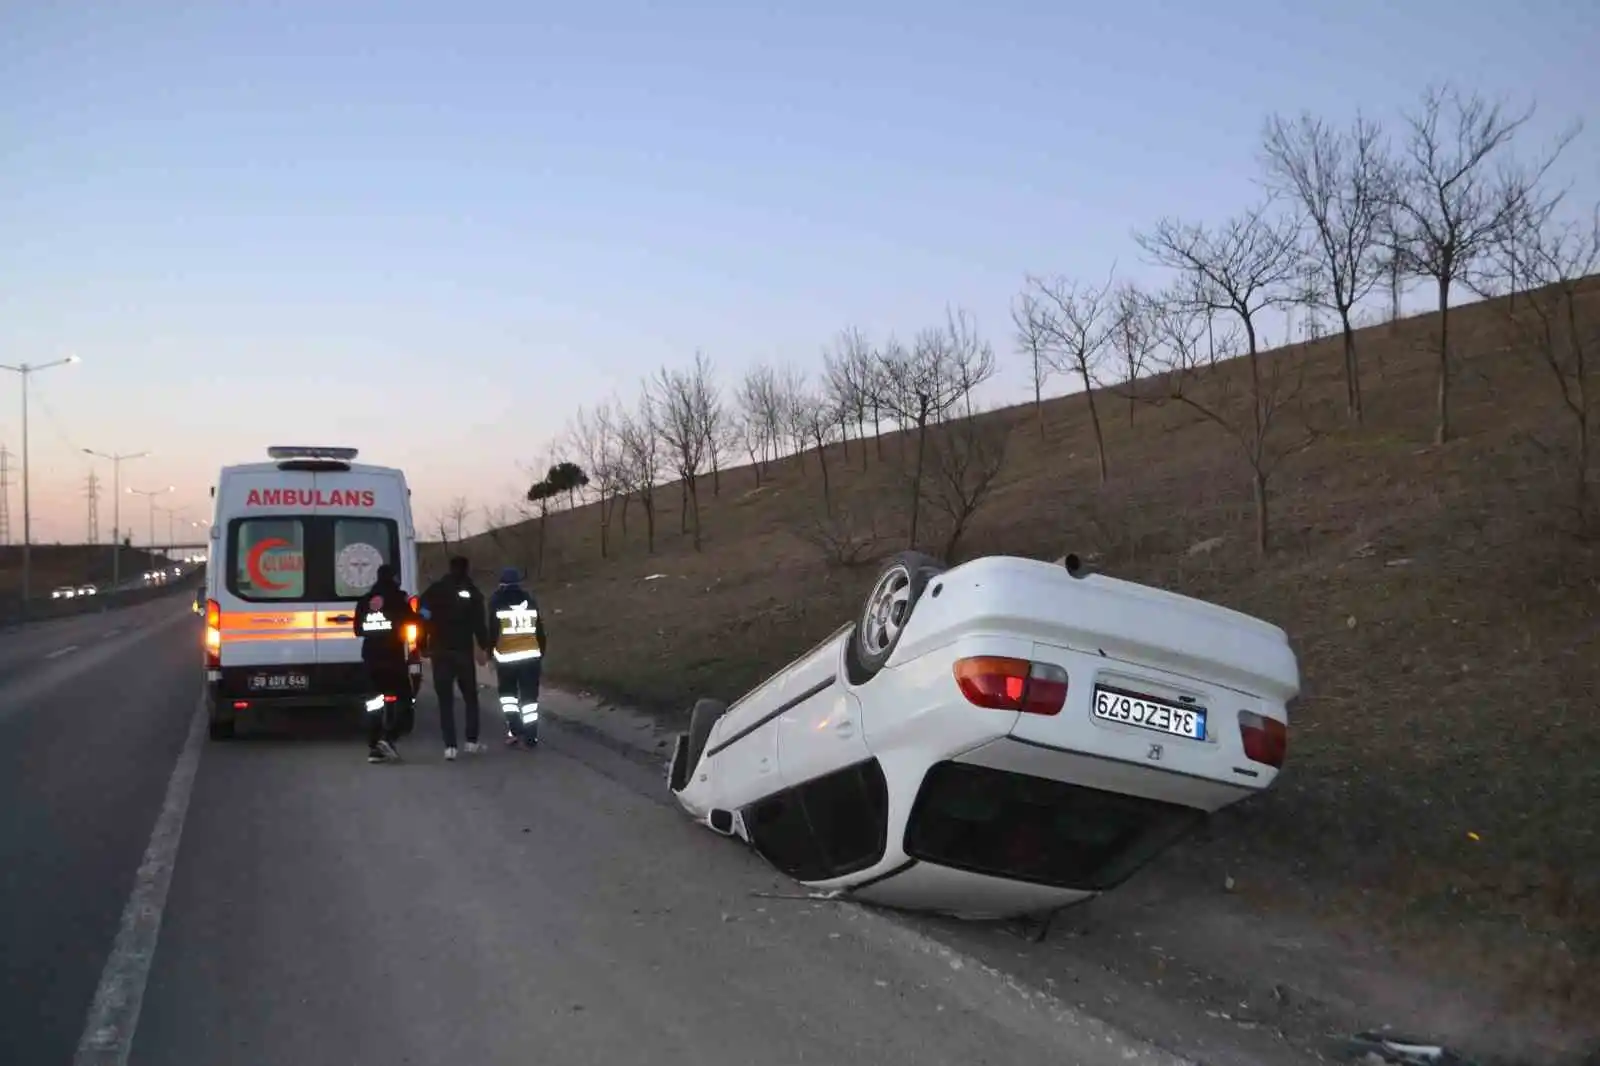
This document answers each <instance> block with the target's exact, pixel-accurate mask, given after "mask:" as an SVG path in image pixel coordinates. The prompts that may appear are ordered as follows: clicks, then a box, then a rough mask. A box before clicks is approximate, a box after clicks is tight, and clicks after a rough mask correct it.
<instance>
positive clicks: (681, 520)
mask: <svg viewBox="0 0 1600 1066" xmlns="http://www.w3.org/2000/svg"><path fill="white" fill-rule="evenodd" d="M693 480H694V478H691V477H684V478H680V479H679V480H678V532H679V533H687V532H689V491H690V489H689V482H691V481H693Z"/></svg>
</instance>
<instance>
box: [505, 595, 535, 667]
mask: <svg viewBox="0 0 1600 1066" xmlns="http://www.w3.org/2000/svg"><path fill="white" fill-rule="evenodd" d="M494 617H495V620H496V621H497V622H498V623H499V625H500V636H499V639H498V640H496V641H495V644H494V659H495V662H498V663H516V662H523V661H524V660H527V659H537V658H539V657H540V656H541V655H543V654H544V652H543V651H542V650H541V649H540V647H539V612H538V611H537V610H536V609H534V608H533V607H530V606H528V601H527V600H523V601H522V602H521V603H514V604H512V605H510V606H509V607H502V608H501V609H500V610H498V611H496V612H495V613H494Z"/></svg>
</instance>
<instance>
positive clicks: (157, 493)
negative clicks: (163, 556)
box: [128, 485, 178, 551]
mask: <svg viewBox="0 0 1600 1066" xmlns="http://www.w3.org/2000/svg"><path fill="white" fill-rule="evenodd" d="M177 491H178V488H177V486H176V485H168V486H167V487H166V488H164V489H129V490H128V494H129V495H130V496H143V497H144V498H145V499H147V500H149V501H150V540H149V541H148V542H147V543H146V544H145V548H146V550H147V551H148V550H150V549H153V548H154V547H155V546H156V500H157V498H159V497H161V496H165V495H166V494H167V493H169V492H177Z"/></svg>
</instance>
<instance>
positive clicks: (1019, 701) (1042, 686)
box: [954, 655, 1067, 715]
mask: <svg viewBox="0 0 1600 1066" xmlns="http://www.w3.org/2000/svg"><path fill="white" fill-rule="evenodd" d="M954 669H955V676H956V684H957V685H958V686H960V688H961V694H962V695H963V696H965V697H966V698H967V702H968V703H971V704H973V705H974V706H978V707H987V708H990V709H991V710H996V711H1022V712H1023V713H1024V714H1043V715H1051V714H1057V713H1059V712H1060V710H1061V708H1062V707H1063V706H1064V705H1065V704H1066V702H1067V672H1066V671H1065V670H1063V669H1062V668H1061V667H1059V666H1057V665H1055V664H1054V663H1036V662H1030V661H1028V660H1027V659H1013V658H1008V657H1006V656H1001V655H975V656H971V657H969V658H966V659H958V660H956V663H955V668H954Z"/></svg>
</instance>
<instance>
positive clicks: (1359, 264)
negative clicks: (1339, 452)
mask: <svg viewBox="0 0 1600 1066" xmlns="http://www.w3.org/2000/svg"><path fill="white" fill-rule="evenodd" d="M1263 156H1264V157H1265V162H1266V168H1267V174H1268V180H1269V183H1270V184H1271V185H1272V187H1273V188H1274V189H1276V190H1277V191H1279V192H1283V193H1287V194H1288V195H1290V196H1292V197H1294V199H1295V200H1296V201H1297V202H1298V204H1299V206H1300V209H1301V211H1303V212H1304V214H1305V219H1306V221H1307V223H1308V228H1309V230H1310V235H1311V241H1312V245H1313V250H1314V255H1313V262H1314V263H1315V264H1316V271H1315V277H1316V282H1317V283H1316V285H1315V286H1314V287H1313V288H1311V290H1310V291H1311V292H1312V293H1316V294H1319V295H1320V297H1321V298H1320V299H1316V300H1314V301H1313V302H1312V303H1311V304H1310V306H1309V307H1308V310H1314V308H1316V307H1325V308H1327V309H1328V310H1330V311H1332V312H1334V313H1335V314H1337V315H1338V316H1339V325H1340V327H1341V329H1342V330H1343V335H1344V380H1345V406H1346V408H1347V410H1348V411H1349V413H1350V417H1351V418H1353V419H1355V420H1356V421H1357V422H1359V421H1361V372H1360V367H1359V365H1358V362H1357V358H1356V335H1355V327H1354V326H1353V325H1352V324H1351V321H1350V313H1351V309H1352V308H1353V307H1355V305H1356V304H1358V303H1360V302H1361V301H1362V300H1364V299H1366V297H1367V295H1368V294H1369V293H1371V292H1372V290H1373V289H1374V288H1375V287H1376V286H1377V284H1378V282H1379V281H1380V280H1381V279H1382V278H1383V276H1384V266H1385V264H1384V262H1383V256H1382V252H1383V242H1382V238H1383V234H1384V228H1385V223H1386V220H1387V218H1388V205H1389V204H1390V203H1391V202H1392V201H1393V195H1392V193H1391V191H1390V190H1391V185H1392V176H1393V175H1392V167H1391V166H1390V164H1389V160H1388V158H1387V156H1386V154H1385V151H1384V147H1383V143H1382V131H1381V129H1380V127H1379V126H1378V124H1377V123H1376V122H1372V121H1369V120H1367V119H1365V118H1363V117H1361V116H1360V115H1359V114H1358V115H1357V116H1356V118H1355V121H1354V122H1353V123H1352V124H1351V126H1350V127H1349V128H1348V129H1344V130H1339V129H1335V128H1333V127H1332V126H1329V125H1327V124H1326V123H1324V122H1323V121H1322V120H1321V119H1316V118H1313V117H1312V116H1311V115H1309V114H1302V115H1301V116H1300V118H1299V120H1298V121H1297V122H1295V123H1293V124H1291V123H1288V122H1285V121H1284V120H1283V119H1282V118H1279V117H1278V116H1276V115H1274V116H1273V117H1272V118H1270V119H1269V120H1268V121H1267V127H1266V132H1265V134H1264V137H1263Z"/></svg>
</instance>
